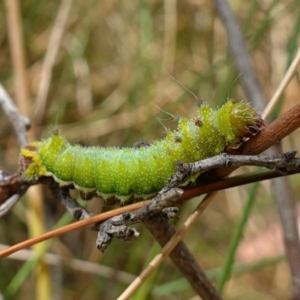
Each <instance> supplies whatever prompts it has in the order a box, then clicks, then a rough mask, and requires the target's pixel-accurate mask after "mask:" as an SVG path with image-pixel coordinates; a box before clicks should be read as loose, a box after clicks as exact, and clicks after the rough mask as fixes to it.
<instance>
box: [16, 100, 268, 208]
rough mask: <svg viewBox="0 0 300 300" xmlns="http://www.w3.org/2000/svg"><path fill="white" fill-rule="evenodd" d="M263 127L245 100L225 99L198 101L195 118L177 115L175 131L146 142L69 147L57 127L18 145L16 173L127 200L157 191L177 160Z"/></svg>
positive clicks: (197, 156)
mask: <svg viewBox="0 0 300 300" xmlns="http://www.w3.org/2000/svg"><path fill="white" fill-rule="evenodd" d="M263 126H264V122H263V120H262V119H261V117H260V116H259V114H258V113H257V112H256V111H255V109H253V108H252V107H251V106H250V105H249V104H246V103H233V102H232V101H227V102H226V103H225V104H224V105H223V106H222V107H221V108H220V109H218V110H213V109H212V108H210V107H209V106H208V105H206V104H202V105H201V106H200V107H199V109H198V114H197V116H196V117H195V118H193V119H188V118H182V117H181V118H180V119H179V120H178V128H177V130H175V131H171V132H168V133H167V135H166V137H165V138H164V139H162V140H159V141H154V142H153V143H152V144H151V145H149V144H147V143H141V144H137V145H135V147H133V148H126V147H124V148H116V147H83V146H80V145H71V144H70V143H69V142H67V141H66V139H65V138H64V137H63V136H61V135H60V134H59V133H58V132H57V131H56V132H55V133H54V134H53V135H52V136H51V137H50V138H48V139H46V140H43V141H37V142H34V143H32V144H30V145H29V146H27V147H25V148H23V149H22V151H21V157H20V171H21V174H22V176H23V178H24V180H25V181H28V182H34V181H37V180H38V179H39V178H40V177H42V176H51V177H53V178H54V180H55V181H56V182H58V183H59V185H60V186H73V187H74V188H76V189H77V190H78V191H80V193H81V196H82V198H83V199H89V198H90V197H91V196H93V195H95V194H97V195H98V196H100V197H102V198H103V199H105V200H107V201H108V200H109V199H111V198H116V199H118V200H119V201H120V203H121V204H127V203H128V202H132V200H138V199H145V198H148V197H151V196H153V195H155V194H156V193H157V192H158V191H160V190H161V189H162V188H163V187H164V186H165V185H166V184H167V182H168V179H169V178H170V177H171V176H172V175H174V174H175V173H176V162H178V161H179V162H182V163H192V162H196V161H200V160H203V159H205V158H208V157H212V156H215V155H218V154H220V153H222V152H224V151H225V149H228V148H235V147H237V146H238V145H240V144H241V142H243V141H244V140H246V139H249V138H251V137H252V136H254V135H256V134H257V133H258V132H259V131H260V130H261V128H262V127H263ZM198 175H199V174H196V175H195V176H192V177H191V178H189V180H188V181H187V182H184V183H183V184H187V183H188V182H192V181H195V179H196V178H197V176H198Z"/></svg>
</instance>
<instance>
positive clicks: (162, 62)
mask: <svg viewBox="0 0 300 300" xmlns="http://www.w3.org/2000/svg"><path fill="white" fill-rule="evenodd" d="M8 2H10V0H6V1H4V2H3V1H2V2H0V16H1V17H0V81H1V83H2V84H3V86H5V88H6V89H7V90H8V92H9V93H10V95H11V96H12V98H13V99H16V98H17V97H18V95H17V94H18V92H20V90H19V91H18V90H17V89H16V85H15V81H16V73H15V72H16V67H17V66H16V65H14V61H13V59H12V51H13V47H15V46H14V45H13V43H12V42H10V39H9V34H8V30H14V29H15V28H14V26H15V24H14V23H12V22H11V19H10V18H9V9H8ZM20 5H21V7H20V11H21V20H22V24H21V31H22V39H23V43H24V44H23V46H24V49H25V60H24V62H25V66H26V80H27V83H26V88H27V91H23V94H24V93H25V94H26V93H27V94H28V97H27V100H26V97H25V98H24V99H25V100H24V99H23V100H21V102H18V105H19V107H20V106H22V105H23V108H20V109H21V110H22V112H23V113H24V114H26V115H27V116H28V117H29V118H30V119H31V121H32V129H31V133H30V138H31V139H41V138H46V137H48V136H49V135H50V134H51V130H53V128H59V129H60V130H61V132H62V134H63V135H64V136H65V137H66V138H67V139H69V140H70V141H71V142H74V143H81V144H85V145H103V146H111V145H115V146H131V145H133V144H134V143H135V142H136V141H139V140H147V141H149V142H151V141H153V140H155V139H159V138H162V137H163V136H164V134H165V132H166V130H168V129H169V128H170V129H172V128H175V127H176V118H175V117H176V115H180V116H195V114H196V110H197V103H198V102H199V101H205V102H207V103H209V104H210V105H211V106H212V107H215V108H217V107H218V106H220V105H221V104H222V103H224V101H225V100H226V99H227V98H233V99H235V100H236V101H247V98H246V96H245V94H244V92H243V89H242V87H241V84H240V74H238V73H237V71H236V69H235V66H234V64H233V62H232V58H231V56H230V53H229V51H228V45H227V37H226V32H225V30H224V25H223V24H222V22H221V21H220V19H219V17H218V15H217V13H216V10H215V8H214V5H213V2H212V1H209V0H197V1H196V0H189V1H175V0H165V1H155V0H151V1H146V0H140V1H135V0H133V1H115V0H109V1H108V0H106V1H97V0H86V1H71V0H67V1H65V0H64V1H43V0H41V1H34V0H27V1H20ZM68 5H69V9H68ZM230 5H231V8H232V10H233V12H234V14H235V16H236V18H237V20H238V22H239V24H240V27H241V29H242V30H243V33H244V37H245V39H246V43H247V47H248V50H249V53H250V56H251V61H252V63H253V66H254V69H255V72H256V74H257V78H258V80H259V82H260V85H261V86H262V88H263V92H264V95H265V97H266V99H269V98H270V97H271V96H272V95H273V93H274V91H275V89H276V87H277V86H278V84H279V82H280V80H281V78H282V77H283V75H284V73H285V71H286V69H287V67H288V65H289V64H290V62H291V61H292V58H293V57H294V55H295V50H296V48H297V44H298V43H299V30H300V11H299V10H300V3H299V1H296V0H288V1H277V0H263V1H256V0H251V1H239V0H232V1H230ZM62 13H66V15H67V17H66V23H65V25H62V24H60V25H59V26H58V27H55V25H54V24H56V22H57V19H58V18H61V14H62ZM54 28H56V30H58V32H59V30H61V34H62V39H61V41H57V42H54V43H53V44H52V46H51V45H50V46H49V41H50V40H51V35H52V34H53V30H54ZM56 34H58V33H56ZM56 46H58V48H57V55H55V47H56ZM51 51H52V54H53V57H54V59H53V69H52V78H51V80H49V83H50V85H49V92H48V93H47V92H46V93H45V92H43V90H41V79H42V78H44V77H43V76H45V75H43V72H45V69H44V67H45V65H44V62H45V54H46V53H47V52H50V55H51ZM50 70H51V69H50ZM46 71H47V70H46ZM48 71H49V70H48ZM50 74H51V72H50ZM21 92H22V91H21ZM297 101H299V82H298V78H297V77H296V78H294V79H293V81H292V82H291V83H290V85H289V87H288V88H287V90H286V91H285V95H284V99H283V102H282V103H283V105H282V107H281V112H280V113H282V112H284V111H286V110H287V109H288V108H290V107H292V106H293V105H294V104H295V103H296V102H297ZM297 136H299V130H298V131H297V132H295V133H293V134H292V135H290V136H289V137H288V138H286V139H285V140H284V141H283V149H284V150H289V149H291V148H298V149H299V144H300V143H299V138H297ZM0 147H1V155H0V165H1V166H4V167H5V168H6V169H8V170H9V171H11V172H13V171H15V170H16V169H17V168H18V154H19V146H18V144H17V140H16V136H15V134H14V132H13V130H12V126H11V124H10V123H9V122H8V119H7V117H6V116H5V115H4V113H2V114H1V116H0ZM249 170H251V169H250V168H244V169H242V170H239V171H238V172H236V173H243V172H246V171H249ZM288 180H289V183H290V187H291V191H292V193H293V195H295V199H296V195H299V192H300V187H299V185H298V184H297V182H299V175H295V176H292V177H290V178H288ZM251 189H253V187H252V186H244V187H242V188H233V189H230V190H227V191H226V192H222V193H219V194H218V196H217V199H216V200H215V201H214V203H213V204H212V205H210V207H209V208H208V209H207V211H206V212H205V213H204V214H203V216H202V217H201V218H200V219H199V220H198V222H197V224H196V226H195V227H194V228H193V229H192V230H191V231H190V232H189V233H188V235H187V236H186V238H185V240H184V241H185V242H186V244H187V245H188V247H189V249H190V250H191V252H192V253H193V254H194V255H195V256H196V258H197V260H198V261H199V264H200V265H201V266H202V268H203V269H204V270H205V271H206V272H207V274H208V276H210V278H212V281H213V282H217V278H218V274H219V271H220V270H221V268H222V266H223V265H224V262H225V259H226V255H227V253H228V245H229V243H230V240H231V238H232V236H233V232H234V230H235V229H236V227H237V224H238V223H239V220H240V218H241V215H242V212H243V210H244V205H245V202H246V199H247V198H248V197H249V194H250V191H251ZM28 197H31V199H28ZM41 197H42V198H43V201H44V202H43V208H42V210H41V208H40V207H39V204H36V203H40V202H39V199H40V198H41ZM254 199H255V200H254V201H255V202H254V205H253V207H252V211H251V215H250V217H249V219H248V220H247V225H246V228H245V231H244V234H243V239H242V240H241V241H240V244H239V249H238V252H237V254H236V259H235V265H234V272H233V275H232V277H231V279H230V281H229V282H228V283H227V285H226V286H225V289H224V291H223V296H224V298H226V299H249V300H250V299H286V298H287V296H288V295H289V294H290V290H291V283H290V274H289V267H288V264H287V263H286V260H285V259H284V250H283V248H284V247H283V243H282V238H281V229H280V225H279V223H278V215H277V209H276V206H275V205H274V201H273V197H272V191H271V189H270V184H269V182H261V183H260V184H259V187H258V189H257V191H256V194H255V197H254ZM196 203H197V202H195V201H193V200H192V201H190V202H189V203H188V204H186V205H185V206H184V207H181V209H180V217H181V220H178V221H176V223H178V224H180V223H182V221H183V220H185V218H186V217H187V216H188V214H189V213H190V212H191V211H192V209H193V207H194V206H195V205H196ZM36 205H37V206H36ZM35 209H37V210H38V211H39V213H37V215H36V216H35V217H32V215H31V214H32V210H35ZM88 209H89V210H90V211H92V212H94V213H98V212H100V211H101V209H102V205H101V202H100V201H99V200H97V199H94V200H93V201H90V202H89V203H88ZM64 213H65V210H64V208H63V207H62V206H61V205H60V204H59V203H58V201H57V200H55V199H53V197H52V196H51V195H50V194H49V191H47V190H45V191H44V192H43V196H39V195H38V190H34V193H29V195H28V194H26V195H25V196H24V197H23V199H22V200H21V201H20V202H19V203H18V204H17V205H16V206H15V207H14V209H13V211H12V212H11V213H10V214H8V215H6V216H5V217H3V218H2V219H0V241H1V244H3V245H13V244H16V243H18V242H20V241H23V240H25V239H27V238H28V237H30V236H33V235H35V233H34V229H36V228H40V229H41V231H43V230H50V229H51V228H53V227H54V226H55V224H56V223H57V222H58V220H61V218H62V217H63V218H64V219H63V221H62V222H70V221H71V218H68V216H64ZM36 218H37V220H36ZM41 224H43V225H41ZM138 229H139V230H140V231H141V232H142V235H141V236H140V237H139V238H138V239H137V240H136V241H134V242H131V243H124V242H121V241H117V240H114V241H113V243H112V244H111V246H110V247H109V249H108V250H107V252H106V253H105V254H104V255H103V254H101V253H100V252H99V251H98V250H96V249H95V247H94V244H95V238H96V233H95V232H92V231H90V230H88V229H82V230H78V231H75V232H71V233H68V234H65V235H64V236H62V237H61V238H57V239H55V241H54V242H52V244H51V246H50V249H49V252H51V253H53V254H57V255H60V256H61V258H60V259H59V260H55V261H54V262H52V263H51V264H49V265H47V264H45V263H39V264H25V261H27V260H28V258H29V256H30V254H29V253H27V252H24V253H23V255H22V256H19V258H18V259H12V258H5V259H1V260H0V274H1V275H0V276H1V279H0V292H1V293H2V294H4V295H6V298H5V299H22V300H26V299H33V298H35V299H68V300H69V299H76V300H77V299H115V298H117V296H118V295H120V294H121V293H122V291H123V290H124V289H125V287H126V286H127V285H128V284H129V283H130V282H131V281H132V278H133V277H132V275H138V274H139V273H140V272H141V271H142V270H143V268H144V267H145V266H146V264H147V262H148V261H149V260H150V259H151V258H152V257H153V256H154V254H156V253H157V252H158V251H159V250H160V247H159V246H158V245H157V243H156V242H155V240H154V239H153V237H152V236H151V235H150V234H149V233H148V232H147V231H146V230H145V229H144V228H143V226H138ZM44 247H45V246H44ZM37 251H41V250H37ZM71 259H79V260H82V261H80V262H78V261H77V264H78V265H76V264H75V262H74V261H71ZM89 263H93V264H89ZM74 265H75V266H74ZM79 265H80V266H81V267H80V268H79V267H78V266H79ZM102 265H103V266H106V267H107V269H102V268H101V266H102ZM76 266H77V267H76ZM119 271H124V272H126V273H125V274H123V273H122V274H120V273H119ZM99 272H100V273H99ZM101 272H102V273H101ZM41 290H42V291H41ZM41 295H43V296H41ZM194 295H195V293H194V291H193V289H192V288H191V287H190V285H189V284H188V282H187V281H186V280H185V279H184V277H182V275H181V274H180V273H179V271H178V270H177V269H176V267H175V266H174V265H173V264H172V262H171V261H170V260H166V261H165V262H164V264H163V265H162V266H161V267H160V268H159V269H158V270H157V271H156V272H155V274H154V275H153V276H152V277H151V278H150V279H149V280H148V281H146V282H145V283H144V285H143V286H142V288H140V289H139V291H138V293H137V295H136V296H135V298H134V299H198V298H196V297H194ZM41 297H43V298H41Z"/></svg>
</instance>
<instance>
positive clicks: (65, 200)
mask: <svg viewBox="0 0 300 300" xmlns="http://www.w3.org/2000/svg"><path fill="white" fill-rule="evenodd" d="M52 192H53V194H54V195H55V196H56V197H57V198H59V199H60V201H61V203H62V204H63V205H64V206H65V208H66V209H67V211H68V212H69V213H70V214H71V215H72V216H73V218H74V219H75V220H77V221H79V220H83V219H87V218H90V217H92V216H93V214H92V213H90V212H89V211H87V210H86V209H85V208H84V207H82V206H81V205H80V204H79V203H78V202H77V201H76V200H75V199H73V198H72V197H71V196H70V195H69V189H68V188H61V187H55V188H52Z"/></svg>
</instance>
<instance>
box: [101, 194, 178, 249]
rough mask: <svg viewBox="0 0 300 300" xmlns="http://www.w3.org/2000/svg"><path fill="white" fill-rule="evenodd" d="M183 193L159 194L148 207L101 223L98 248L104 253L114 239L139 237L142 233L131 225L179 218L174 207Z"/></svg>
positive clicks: (127, 239) (176, 208)
mask: <svg viewBox="0 0 300 300" xmlns="http://www.w3.org/2000/svg"><path fill="white" fill-rule="evenodd" d="M182 193H183V191H182V190H180V189H172V190H170V191H168V192H166V193H165V194H158V195H157V196H156V197H154V198H153V199H152V200H151V202H150V203H149V204H148V205H146V206H144V207H142V208H140V209H138V210H136V211H133V212H126V213H124V214H122V215H119V216H115V217H113V218H111V219H109V220H107V221H105V222H103V223H101V224H100V226H99V233H98V237H97V240H96V247H97V248H98V249H99V250H100V251H102V252H104V251H105V250H106V248H107V247H108V245H109V244H110V242H111V241H112V239H113V238H114V237H116V238H119V239H122V240H124V241H131V240H132V239H134V238H136V237H138V236H139V235H140V233H139V232H138V231H137V230H136V229H134V228H132V227H129V225H132V224H135V223H140V222H146V221H152V222H161V221H164V220H168V219H171V218H174V217H177V212H178V207H175V206H172V205H174V204H176V201H177V200H178V198H180V196H181V195H182Z"/></svg>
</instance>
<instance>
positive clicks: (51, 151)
mask: <svg viewBox="0 0 300 300" xmlns="http://www.w3.org/2000/svg"><path fill="white" fill-rule="evenodd" d="M66 147H67V142H66V141H65V139H64V138H63V137H62V136H60V135H59V134H54V135H52V136H51V137H50V138H49V139H47V140H45V141H42V142H33V143H31V144H30V145H28V146H25V147H24V148H23V149H21V154H20V162H19V165H20V173H21V175H22V177H23V178H24V179H25V180H27V181H31V182H32V181H37V180H38V178H39V177H41V176H47V175H48V171H47V167H48V166H47V165H45V164H44V162H43V158H44V157H47V159H48V160H47V161H48V162H50V163H51V164H53V163H54V162H55V160H56V158H57V156H58V155H59V154H60V153H61V152H62V151H64V149H65V148H66Z"/></svg>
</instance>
